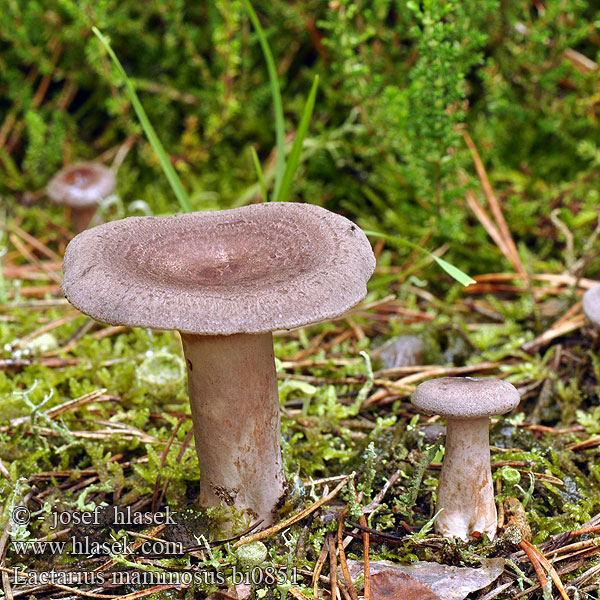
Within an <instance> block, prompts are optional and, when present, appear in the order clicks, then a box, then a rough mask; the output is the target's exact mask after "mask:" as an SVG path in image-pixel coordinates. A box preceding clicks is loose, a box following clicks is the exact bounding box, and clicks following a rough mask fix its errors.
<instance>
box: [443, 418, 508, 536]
mask: <svg viewBox="0 0 600 600" xmlns="http://www.w3.org/2000/svg"><path fill="white" fill-rule="evenodd" d="M489 426H490V420H489V418H488V417H482V418H480V419H455V418H450V417H449V418H448V419H447V425H446V453H445V456H444V463H443V465H442V472H441V473H440V483H439V486H438V498H437V506H436V511H437V512H439V515H438V517H437V520H436V531H437V532H438V533H440V534H441V535H443V536H447V537H459V538H462V539H463V540H466V539H468V538H469V536H470V535H471V534H472V533H473V532H478V533H485V534H486V535H487V536H488V537H489V538H490V539H493V538H494V536H495V535H496V525H497V514H496V505H495V503H494V488H493V485H492V471H491V468H490V445H489Z"/></svg>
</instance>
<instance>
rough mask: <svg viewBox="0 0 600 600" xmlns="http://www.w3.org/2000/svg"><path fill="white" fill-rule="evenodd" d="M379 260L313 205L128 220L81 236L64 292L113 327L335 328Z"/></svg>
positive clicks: (350, 228)
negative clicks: (326, 324) (322, 324)
mask: <svg viewBox="0 0 600 600" xmlns="http://www.w3.org/2000/svg"><path fill="white" fill-rule="evenodd" d="M374 268H375V257H374V256H373V252H372V250H371V245H370V244H369V241H368V240H367V238H366V236H365V234H364V233H363V232H362V231H361V230H360V229H359V228H358V227H357V226H356V225H354V223H352V222H351V221H349V220H348V219H346V218H345V217H342V216H340V215H337V214H335V213H332V212H330V211H328V210H325V209H323V208H320V207H319V206H314V205H311V204H297V203H291V202H277V203H263V204H253V205H250V206H244V207H241V208H235V209H231V210H222V211H212V212H211V211H207V212H196V213H188V214H184V215H177V216H174V217H129V218H127V219H122V220H120V221H113V222H112V223H106V224H104V225H99V226H98V227H94V228H92V229H89V230H87V231H84V232H82V233H80V234H79V235H77V236H76V237H75V238H74V239H73V240H72V241H71V243H70V244H69V246H68V247H67V251H66V254H65V260H64V263H63V270H64V278H63V281H62V285H61V289H62V292H63V293H64V295H65V296H66V297H67V298H68V300H69V301H70V302H71V304H73V305H74V306H75V307H77V308H78V309H79V310H80V311H82V312H84V313H86V314H88V315H90V316H91V317H93V318H94V319H96V320H98V321H102V322H104V323H110V324H114V325H129V326H137V327H150V328H153V329H178V330H179V331H182V332H184V333H196V334H205V335H220V334H225V335H229V334H234V333H263V332H267V331H272V330H274V329H284V328H285V329H287V328H292V327H298V326H301V325H307V324H309V323H316V322H319V321H323V320H326V319H331V318H333V317H337V316H339V315H341V314H343V313H344V312H345V311H346V310H348V309H349V308H351V307H352V306H354V305H355V304H356V303H358V302H359V301H360V300H362V299H363V298H364V297H365V295H366V283H367V281H368V279H369V277H370V276H371V274H372V273H373V270H374Z"/></svg>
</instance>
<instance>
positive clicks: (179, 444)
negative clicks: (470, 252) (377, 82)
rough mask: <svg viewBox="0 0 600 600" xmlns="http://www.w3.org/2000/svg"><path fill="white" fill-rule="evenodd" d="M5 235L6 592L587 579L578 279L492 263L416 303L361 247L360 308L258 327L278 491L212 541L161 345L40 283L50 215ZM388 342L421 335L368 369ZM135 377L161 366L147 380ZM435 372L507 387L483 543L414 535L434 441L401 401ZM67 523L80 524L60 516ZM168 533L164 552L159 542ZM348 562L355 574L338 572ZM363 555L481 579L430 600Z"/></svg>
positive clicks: (1, 334) (588, 469)
mask: <svg viewBox="0 0 600 600" xmlns="http://www.w3.org/2000/svg"><path fill="white" fill-rule="evenodd" d="M20 225H21V223H20V221H19V220H18V219H16V220H14V221H12V222H9V223H7V225H6V226H5V228H4V233H5V243H6V246H7V252H6V254H5V257H4V263H3V269H2V273H3V286H2V289H1V290H0V292H1V293H2V296H3V297H2V303H1V306H0V352H1V354H0V392H1V393H0V408H1V413H0V414H1V424H2V427H1V429H0V432H1V435H2V445H1V447H0V469H1V476H0V478H1V480H2V482H1V484H0V489H1V493H2V497H3V500H4V505H5V510H4V515H3V524H2V526H3V533H2V535H1V537H0V556H1V566H0V568H1V571H2V582H3V587H4V594H5V597H7V598H17V597H27V598H78V597H91V598H117V597H120V598H131V599H133V598H142V597H150V596H151V595H155V597H160V598H166V597H173V598H176V597H189V598H191V597H197V598H204V597H205V596H206V595H208V594H211V593H212V594H213V596H211V598H215V599H219V598H238V597H239V598H246V597H249V594H250V597H252V598H284V597H286V596H287V597H288V598H292V597H293V598H313V597H314V598H316V597H317V595H316V594H318V597H319V598H329V597H330V595H331V594H333V595H335V596H337V597H341V598H352V599H356V598H358V597H363V596H364V597H365V598H370V600H390V599H394V598H404V597H407V596H406V594H409V593H411V594H421V595H417V596H416V597H419V598H420V597H424V598H425V597H426V598H440V597H441V598H446V597H448V598H462V597H466V595H467V593H468V592H469V590H472V591H473V595H471V596H470V597H473V598H479V599H480V600H481V599H483V598H485V600H490V599H491V598H519V597H529V598H542V597H544V598H550V597H562V598H567V597H569V598H572V597H576V598H583V597H586V596H587V594H589V592H590V591H592V590H596V589H597V587H598V583H597V582H598V574H599V573H600V559H599V555H600V537H598V535H597V532H600V466H599V465H600V463H599V462H598V452H599V448H600V406H598V389H599V388H598V386H599V381H600V361H599V359H598V352H597V347H598V346H597V344H598V333H597V332H596V331H594V330H593V329H592V328H591V327H590V326H589V325H588V324H586V322H585V319H584V316H583V313H582V310H581V295H582V293H583V292H584V291H585V290H586V289H588V288H589V287H591V286H592V285H593V284H594V283H595V282H593V281H591V280H588V279H581V278H580V279H577V278H575V277H573V276H571V275H569V274H568V273H567V272H565V273H563V274H557V273H537V274H535V275H532V276H519V275H517V274H515V273H512V272H506V273H490V274H487V275H480V276H477V277H476V280H477V283H476V284H473V285H470V286H468V287H462V286H459V285H458V284H456V285H454V286H452V285H449V286H447V289H448V290H449V291H447V292H446V293H445V295H444V296H442V295H436V293H435V292H433V291H430V290H429V289H428V286H427V285H426V282H425V281H424V280H422V279H421V277H422V276H424V275H422V272H423V265H422V264H417V262H416V261H417V257H416V256H411V257H410V258H409V260H408V261H407V262H405V263H404V264H402V265H401V266H391V265H390V264H387V263H389V260H381V258H382V257H384V255H385V253H386V252H388V249H386V248H385V245H384V243H383V242H377V243H376V244H375V248H374V249H375V253H376V255H378V256H379V258H380V263H379V264H380V265H381V263H384V264H383V265H382V266H379V267H378V268H377V271H376V273H375V275H374V277H373V279H372V282H371V284H370V290H371V291H370V293H369V295H368V297H367V298H366V299H365V301H363V302H362V303H361V304H360V305H358V306H357V307H356V308H355V309H353V310H352V311H350V313H348V314H347V315H345V316H344V317H343V318H340V319H338V320H336V321H333V322H329V323H326V324H323V325H319V326H315V327H310V328H306V329H300V330H294V331H290V332H279V333H277V334H276V345H275V354H276V357H277V358H278V359H279V361H280V362H279V363H278V375H279V379H280V399H281V415H282V445H283V455H284V463H285V467H286V472H287V475H288V479H289V481H290V493H289V498H288V501H287V503H286V505H285V507H284V508H283V509H282V511H281V513H280V515H279V517H278V519H277V521H276V524H275V526H274V527H272V528H269V529H267V530H264V531H262V532H259V533H256V530H253V529H252V527H247V526H246V525H247V524H246V525H244V524H243V523H244V519H243V518H240V523H241V525H240V528H241V529H245V531H241V532H239V533H238V534H237V535H234V533H235V532H234V533H231V534H230V535H224V534H223V533H220V532H219V531H218V528H216V527H215V526H214V521H215V519H216V517H217V516H218V515H217V514H216V513H218V512H219V511H216V512H215V511H208V513H207V512H206V511H201V510H199V508H198V506H197V505H196V503H195V498H196V497H197V494H198V489H199V481H200V472H199V469H198V465H197V458H196V455H195V451H194V442H193V435H192V423H191V416H190V414H189V407H188V404H187V391H186V387H185V374H184V368H183V362H182V360H181V356H182V353H181V347H180V342H179V340H178V339H177V338H178V336H177V334H174V333H172V332H151V331H149V330H143V329H130V328H127V327H119V326H105V325H102V324H99V323H97V322H95V321H93V320H92V319H90V318H89V317H86V316H84V315H82V314H81V313H79V312H78V311H77V310H75V309H74V308H73V307H72V306H71V305H70V304H69V303H68V302H67V301H66V300H65V299H64V298H63V297H62V295H61V293H60V290H59V283H60V280H61V258H62V255H63V253H64V249H65V247H66V244H67V243H68V241H69V239H70V238H71V236H72V234H71V233H70V232H69V230H68V229H67V228H65V226H63V225H62V224H59V223H56V222H50V221H49V222H47V223H46V225H45V227H44V231H43V233H39V232H38V233H37V234H36V236H35V237H34V236H33V235H31V234H29V233H27V232H26V231H24V230H23V229H21V227H20ZM415 264H417V267H418V269H419V270H418V271H417V270H415V269H412V267H414V266H415ZM411 271H413V273H412V274H411V275H407V273H410V272H411ZM426 272H427V274H428V275H431V273H432V272H433V273H434V275H435V276H437V272H435V271H434V270H433V268H429V269H427V271H426ZM417 273H418V274H417ZM444 277H445V275H444ZM407 334H408V335H413V336H417V337H419V338H420V339H421V340H422V341H423V342H424V346H425V353H424V358H423V360H422V361H420V362H421V363H422V364H416V365H412V366H390V365H391V363H390V362H389V360H390V359H389V357H388V358H387V359H385V360H384V363H386V361H387V363H386V364H382V358H385V357H381V356H379V355H380V354H381V352H380V351H379V352H378V348H381V346H382V345H383V344H384V343H385V342H387V341H388V340H392V339H394V338H397V336H399V335H407ZM371 360H372V364H371ZM157 365H158V366H157ZM153 369H154V370H157V369H158V370H159V371H160V370H161V369H162V370H163V371H164V372H165V373H166V374H165V375H164V378H163V380H162V382H158V383H157V380H156V378H153V377H152V375H153ZM148 373H149V375H148ZM441 376H471V377H496V378H502V379H505V380H507V381H509V382H511V383H513V384H514V385H515V386H516V387H517V388H518V390H519V393H520V395H521V404H520V406H519V408H518V409H516V410H515V411H514V412H513V413H511V414H509V415H506V416H504V417H501V418H494V419H493V421H492V429H491V444H492V470H493V474H494V481H495V486H496V493H497V496H496V501H497V508H498V515H499V533H498V536H497V537H496V539H495V540H494V541H490V540H489V539H487V538H485V537H484V539H480V540H474V541H472V542H471V543H463V542H460V541H456V540H447V539H444V538H441V537H439V536H437V535H435V534H434V533H433V528H432V520H433V517H434V514H435V490H436V487H437V479H438V474H439V470H440V460H441V457H442V450H441V449H440V448H441V446H440V441H439V439H438V438H439V436H441V435H442V434H443V431H444V429H443V427H442V426H441V422H439V423H438V421H439V419H438V418H437V417H425V416H421V415H418V413H417V411H416V410H415V408H414V407H413V406H412V405H411V403H410V396H411V394H412V392H413V391H414V389H415V387H416V386H417V385H418V384H419V383H420V382H422V381H425V380H426V379H429V378H433V377H441ZM440 439H443V438H440ZM114 507H119V510H121V511H124V510H126V509H127V508H131V510H132V511H133V513H135V512H139V511H142V512H145V511H162V512H163V513H164V511H165V509H166V507H168V508H169V510H170V511H171V513H172V514H173V515H174V520H175V524H174V525H173V524H166V525H164V524H157V523H156V522H153V523H152V524H151V525H148V524H135V523H133V524H131V523H130V524H129V525H127V526H126V525H120V524H119V520H118V519H115V514H116V513H113V512H112V511H113V508H114ZM86 512H87V513H88V514H93V515H94V519H95V520H94V521H93V522H92V523H81V522H77V521H78V520H81V519H78V518H77V516H76V515H82V514H86ZM9 517H10V518H9ZM256 538H259V539H260V540H261V541H262V543H264V544H265V547H266V555H261V552H263V551H264V548H265V547H263V546H261V545H260V544H259V545H258V546H257V545H254V546H249V547H252V548H255V549H256V548H258V554H259V556H260V558H259V560H258V563H257V566H256V568H255V569H254V570H251V571H250V572H251V573H252V574H253V575H254V581H253V582H252V581H250V582H249V583H251V584H252V585H250V586H249V587H245V586H244V585H237V586H236V585H235V584H236V583H239V581H236V580H235V569H236V565H237V567H240V565H242V566H243V565H244V564H246V566H247V564H250V563H251V559H247V558H246V559H245V558H244V557H243V556H242V555H241V554H240V552H241V550H240V548H243V543H244V542H248V541H253V540H255V539H256ZM161 540H162V542H161ZM240 540H241V543H240ZM35 541H40V542H46V541H57V542H66V544H65V545H62V546H61V545H57V546H52V545H49V544H46V545H44V544H42V545H38V546H36V545H35V544H31V543H30V542H35ZM144 541H146V542H148V541H152V543H154V544H155V546H153V551H152V552H150V553H148V552H143V551H142V550H141V549H142V548H143V546H142V544H143V542H144ZM166 542H175V543H178V544H179V546H178V548H179V551H180V552H179V553H178V554H173V555H170V554H168V547H167V546H164V547H165V548H167V552H165V551H161V548H163V545H164V544H166ZM23 543H25V545H23ZM83 543H87V544H90V543H96V544H97V545H96V546H94V547H92V548H90V547H89V546H87V547H83V546H78V544H83ZM19 544H21V545H19ZM102 544H105V545H104V546H102ZM110 544H116V545H113V546H111V545H110ZM109 546H110V547H109ZM107 548H108V549H107ZM144 548H145V547H144ZM365 556H367V557H369V558H370V561H371V568H372V570H371V571H369V570H368V569H365V568H364V566H363V564H362V563H361V562H357V561H363V560H364V558H365ZM245 560H250V563H245V562H244V561H245ZM380 560H388V561H392V562H393V563H395V564H400V563H402V564H410V563H415V562H416V561H427V562H428V563H429V565H425V567H426V568H431V569H434V565H449V566H454V567H462V568H470V569H471V571H469V572H470V573H472V574H474V575H473V576H474V577H475V580H477V581H479V580H478V579H477V577H478V576H480V575H482V573H488V574H489V573H491V572H493V575H491V576H489V578H488V579H486V578H485V577H484V578H483V580H482V581H480V582H478V583H475V584H473V586H472V587H471V588H468V586H467V588H466V589H465V588H461V589H462V594H461V593H459V592H460V590H458V589H457V588H456V585H457V584H456V581H455V582H454V583H453V584H450V583H447V584H443V585H442V588H441V589H442V590H444V589H445V590H446V594H447V595H444V592H443V591H439V590H438V591H437V592H435V593H434V592H433V591H432V589H435V586H434V588H431V586H430V587H428V588H422V587H419V585H421V584H419V583H418V581H417V580H418V578H417V580H415V578H414V577H413V576H412V575H398V573H396V572H395V571H394V569H393V567H390V566H389V565H387V566H386V565H384V564H382V565H379V563H378V561H380ZM482 561H483V562H482ZM419 564H421V563H419ZM482 565H483V566H482ZM422 566H423V565H422ZM375 567H378V568H379V569H380V570H381V572H379V574H377V573H378V571H377V569H376V568H375ZM240 568H241V567H240ZM256 569H258V571H257V570H256ZM449 573H450V571H443V570H442V571H439V572H438V571H435V569H434V571H433V574H432V575H431V577H433V579H434V580H435V579H436V578H437V579H441V578H443V577H444V576H447V575H448V574H449ZM460 573H463V575H462V576H461V577H460V579H461V580H463V581H462V583H465V581H467V580H468V577H467V574H466V573H467V571H464V572H462V571H460ZM365 574H367V575H368V576H367V578H366V579H365ZM393 577H396V579H393ZM390 578H392V579H390ZM392 580H393V581H394V583H393V585H392V584H390V581H392ZM455 580H456V578H455ZM416 581H417V582H416ZM421 581H422V580H421ZM411 586H413V587H411ZM438 587H439V586H438ZM458 587H460V586H458ZM474 590H479V591H474ZM313 594H314V595H313ZM403 594H404V595H403ZM427 594H429V595H427ZM436 594H437V595H436ZM452 594H454V595H452Z"/></svg>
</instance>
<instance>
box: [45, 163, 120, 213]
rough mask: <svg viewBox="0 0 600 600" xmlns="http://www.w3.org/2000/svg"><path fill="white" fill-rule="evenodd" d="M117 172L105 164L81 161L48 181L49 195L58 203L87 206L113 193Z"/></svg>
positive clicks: (79, 206) (74, 206) (73, 206)
mask: <svg viewBox="0 0 600 600" xmlns="http://www.w3.org/2000/svg"><path fill="white" fill-rule="evenodd" d="M115 184H116V179H115V174H114V173H113V172H112V171H111V170H110V169H109V168H107V167H105V166H104V165H101V164H99V163H95V162H80V163H76V164H74V165H70V166H68V167H65V168H64V169H62V170H60V171H59V172H58V173H57V174H56V175H55V176H54V177H53V178H52V179H51V180H50V182H49V183H48V186H47V191H48V195H49V196H50V198H52V200H53V201H54V202H56V203H57V204H66V205H67V206H70V207H72V208H85V207H87V206H90V205H92V204H97V203H98V202H99V201H100V200H102V199H103V198H106V196H108V195H110V194H112V193H113V191H114V189H115Z"/></svg>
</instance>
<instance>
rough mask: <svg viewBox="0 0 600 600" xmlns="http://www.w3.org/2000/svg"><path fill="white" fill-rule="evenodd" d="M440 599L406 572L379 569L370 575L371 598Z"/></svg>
mask: <svg viewBox="0 0 600 600" xmlns="http://www.w3.org/2000/svg"><path fill="white" fill-rule="evenodd" d="M409 599H410V600H440V597H439V596H437V595H436V594H434V593H433V592H432V591H431V590H430V589H429V588H426V587H425V586H424V585H423V584H422V583H419V582H418V581H417V580H416V579H415V578H414V577H411V576H410V575H406V573H392V572H390V571H381V572H380V573H377V574H376V575H373V576H372V577H371V600H409Z"/></svg>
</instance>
